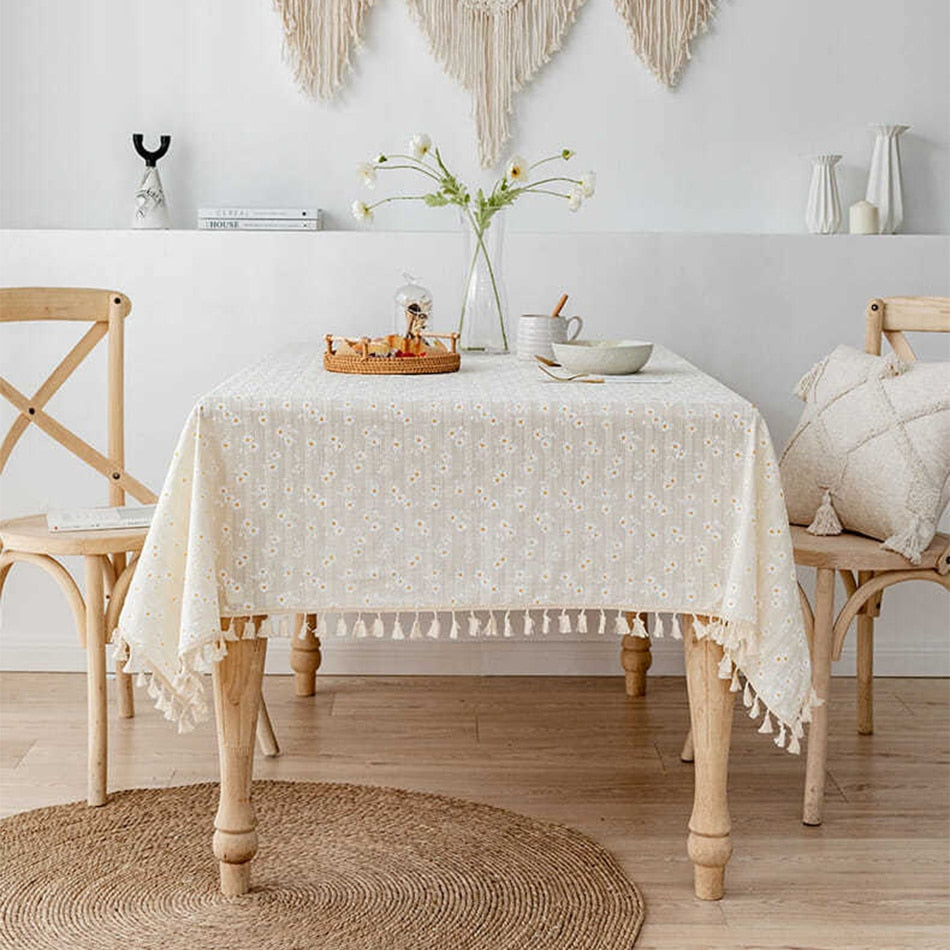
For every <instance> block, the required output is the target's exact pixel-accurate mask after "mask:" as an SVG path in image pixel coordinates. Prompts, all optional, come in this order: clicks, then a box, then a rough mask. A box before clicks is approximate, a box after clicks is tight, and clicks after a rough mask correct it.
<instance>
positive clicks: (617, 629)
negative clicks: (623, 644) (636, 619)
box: [614, 610, 630, 637]
mask: <svg viewBox="0 0 950 950" xmlns="http://www.w3.org/2000/svg"><path fill="white" fill-rule="evenodd" d="M629 632H630V624H629V622H628V621H627V618H626V616H624V612H623V611H622V610H618V611H617V616H616V617H614V633H616V634H617V636H618V637H625V636H626V635H627V634H628V633H629Z"/></svg>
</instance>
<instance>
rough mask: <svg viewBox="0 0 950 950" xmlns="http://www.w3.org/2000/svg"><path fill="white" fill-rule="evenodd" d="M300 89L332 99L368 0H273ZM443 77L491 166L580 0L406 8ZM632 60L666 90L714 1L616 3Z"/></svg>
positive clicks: (438, 0) (435, 0) (454, 1)
mask: <svg viewBox="0 0 950 950" xmlns="http://www.w3.org/2000/svg"><path fill="white" fill-rule="evenodd" d="M274 2H275V4H276V6H277V9H278V11H279V12H280V15H281V19H282V21H283V26H284V42H285V47H286V52H287V56H288V58H289V59H290V62H291V65H292V67H293V70H294V78H295V79H296V81H297V83H298V85H299V86H300V87H301V88H302V89H303V90H304V91H305V92H307V93H308V94H310V95H312V96H318V97H320V98H321V99H330V98H332V97H333V96H334V95H335V94H336V93H337V91H338V90H339V89H340V87H341V86H342V84H343V81H344V79H345V77H346V74H347V72H348V71H349V67H350V54H351V52H352V50H353V49H354V48H355V47H357V46H359V43H360V37H361V31H362V27H363V21H364V19H365V16H366V13H367V11H368V10H369V8H370V7H371V6H372V4H373V0H274ZM407 2H408V5H409V10H410V11H411V13H412V15H413V17H414V19H415V20H416V22H417V23H418V24H419V26H420V28H421V29H422V32H423V33H424V34H425V35H426V38H427V39H428V41H429V48H430V49H431V51H432V53H433V55H434V56H435V58H436V59H437V60H438V61H439V63H441V65H442V67H443V69H445V71H446V72H447V73H448V74H449V75H450V76H451V77H452V78H453V79H455V80H457V81H458V82H459V83H461V85H462V86H463V87H464V88H465V89H466V90H467V91H468V92H470V93H471V95H472V98H473V112H474V116H475V129H476V133H477V136H478V156H479V159H480V161H481V163H482V165H483V166H485V167H488V166H490V165H494V164H495V163H496V162H497V161H498V159H499V157H500V156H501V150H502V147H503V146H504V144H505V142H507V140H508V138H509V137H510V135H511V129H510V119H511V113H512V110H513V107H514V95H515V93H516V92H518V90H519V89H521V87H522V86H524V85H525V83H527V82H529V81H530V80H531V79H532V78H533V77H534V75H535V73H536V72H537V71H538V70H539V69H540V68H541V67H542V66H543V65H544V64H545V63H546V62H548V60H549V59H550V58H551V56H552V55H553V54H554V53H556V52H557V51H558V50H559V49H560V48H561V44H562V42H563V40H564V37H565V35H566V34H567V31H568V30H569V29H570V27H571V24H572V23H573V22H574V19H575V17H576V16H577V11H578V10H579V9H580V8H581V7H582V6H583V5H584V2H585V0H407ZM615 2H616V5H617V10H618V11H619V13H620V15H621V17H623V19H624V21H625V22H626V24H627V29H628V31H629V33H630V37H631V40H632V41H633V49H634V52H635V53H636V54H637V56H639V57H640V59H641V60H643V62H644V63H645V64H646V65H647V66H648V67H649V68H650V69H651V70H652V72H653V74H654V75H655V76H656V78H657V79H658V80H659V81H660V82H662V83H663V84H664V85H666V86H673V85H674V84H675V83H676V81H677V79H678V78H679V75H680V73H681V72H682V70H683V67H684V66H685V65H686V63H687V61H688V60H689V55H690V50H689V45H690V42H691V41H692V40H693V39H694V38H695V37H696V34H697V33H699V32H700V30H703V29H705V27H706V24H707V22H708V20H709V18H710V17H711V16H712V14H713V12H714V10H715V6H716V3H715V0H615Z"/></svg>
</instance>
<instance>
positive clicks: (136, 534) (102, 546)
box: [0, 515, 148, 556]
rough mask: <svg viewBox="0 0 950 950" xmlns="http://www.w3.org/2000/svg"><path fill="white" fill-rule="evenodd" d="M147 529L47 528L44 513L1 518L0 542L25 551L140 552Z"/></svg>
mask: <svg viewBox="0 0 950 950" xmlns="http://www.w3.org/2000/svg"><path fill="white" fill-rule="evenodd" d="M147 533H148V529H147V528H118V529H114V530H113V529H106V530H102V531H50V529H49V528H48V527H47V524H46V515H28V516H27V517H25V518H11V519H10V520H9V521H0V543H2V544H3V547H4V549H10V550H12V551H22V552H24V553H26V554H54V555H66V556H69V555H74V554H122V553H123V552H131V551H141V550H142V546H143V545H144V544H145V536H146V534H147Z"/></svg>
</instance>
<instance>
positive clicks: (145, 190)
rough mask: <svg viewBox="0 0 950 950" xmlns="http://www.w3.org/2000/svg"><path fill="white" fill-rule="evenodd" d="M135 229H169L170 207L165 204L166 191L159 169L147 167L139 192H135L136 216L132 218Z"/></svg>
mask: <svg viewBox="0 0 950 950" xmlns="http://www.w3.org/2000/svg"><path fill="white" fill-rule="evenodd" d="M132 227H133V228H167V227H168V205H167V204H166V203H165V189H164V188H162V179H161V178H160V177H159V174H158V168H156V167H155V166H154V165H149V166H146V169H145V173H144V174H143V175H142V180H141V181H140V182H139V187H138V191H136V192H135V214H134V215H133V217H132Z"/></svg>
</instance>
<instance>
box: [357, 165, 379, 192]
mask: <svg viewBox="0 0 950 950" xmlns="http://www.w3.org/2000/svg"><path fill="white" fill-rule="evenodd" d="M356 174H357V175H359V176H360V181H361V182H362V183H363V184H364V185H365V186H366V187H367V188H375V187H376V166H375V165H374V164H373V163H372V162H362V163H361V164H359V165H357V166H356Z"/></svg>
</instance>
